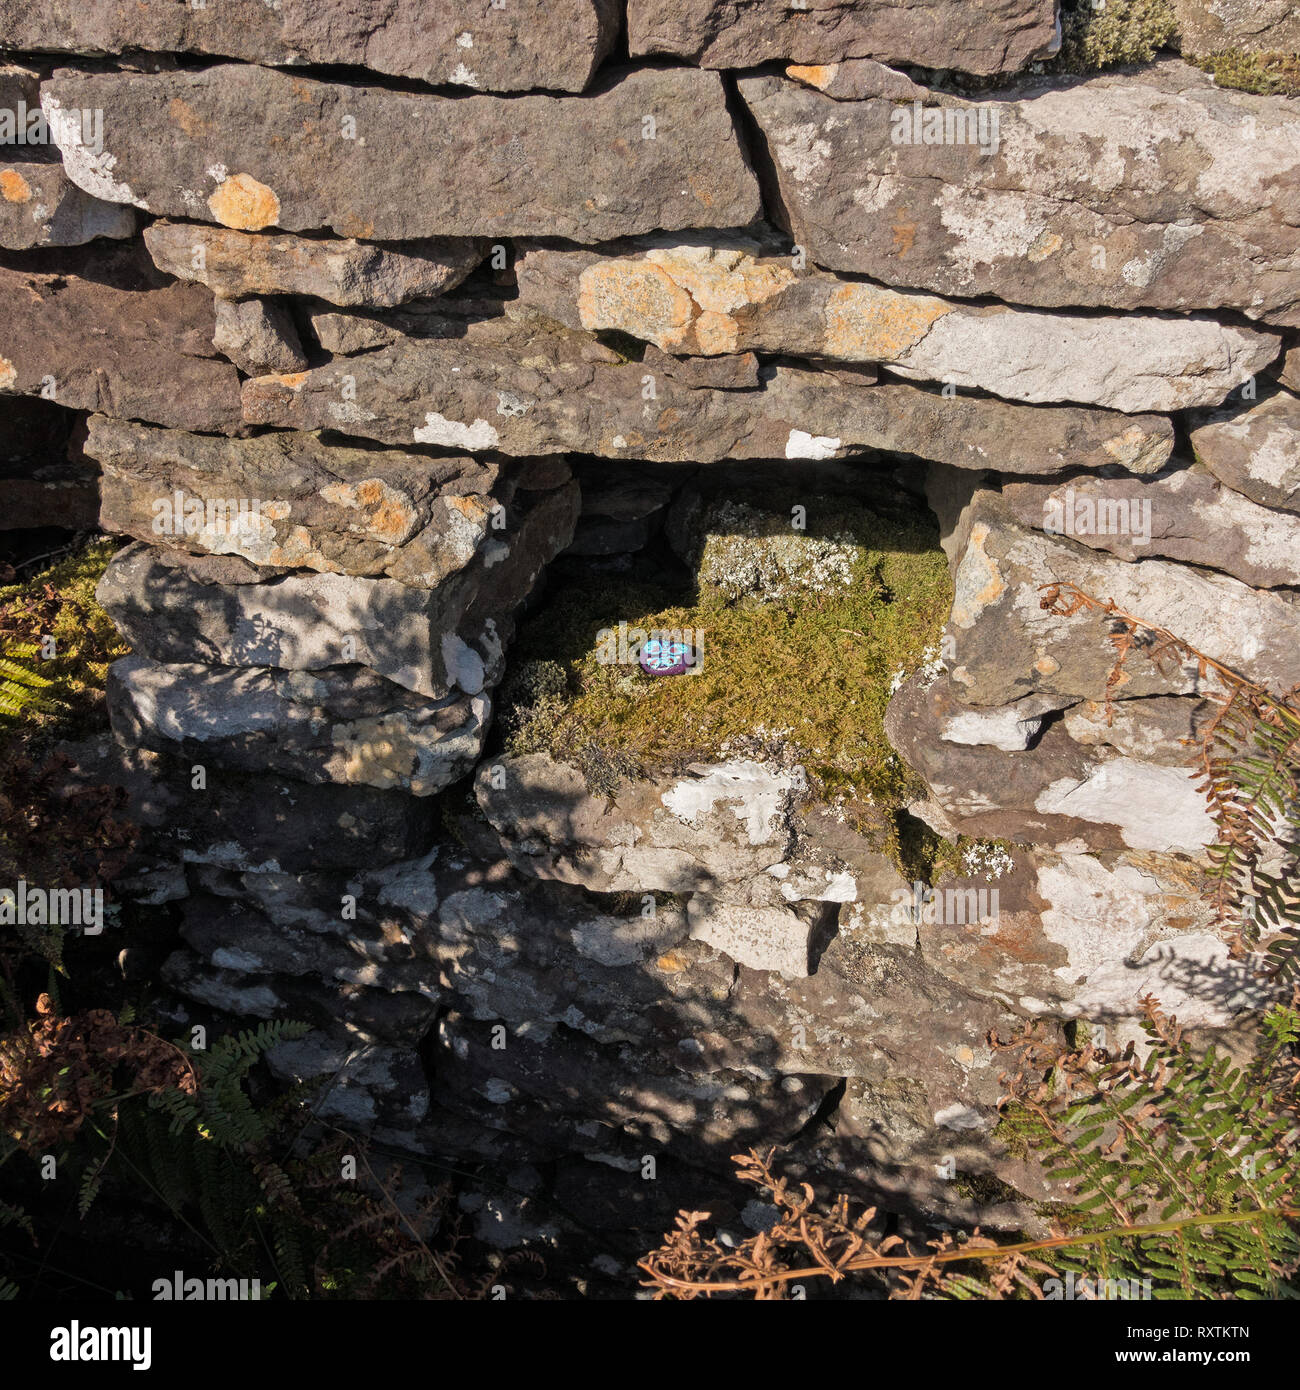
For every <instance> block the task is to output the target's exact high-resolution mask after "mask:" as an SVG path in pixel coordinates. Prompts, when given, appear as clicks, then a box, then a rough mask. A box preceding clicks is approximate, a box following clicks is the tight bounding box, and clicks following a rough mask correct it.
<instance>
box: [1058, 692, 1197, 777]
mask: <svg viewBox="0 0 1300 1390" xmlns="http://www.w3.org/2000/svg"><path fill="white" fill-rule="evenodd" d="M1217 709H1218V705H1217V703H1216V702H1215V701H1213V700H1198V699H1196V698H1195V697H1194V696H1173V695H1152V696H1149V697H1148V698H1147V699H1145V700H1116V701H1115V702H1114V703H1113V704H1112V705H1111V707H1110V709H1109V710H1107V708H1106V705H1105V702H1104V701H1098V700H1084V701H1082V702H1081V703H1079V704H1077V705H1073V706H1071V707H1070V708H1069V709H1067V710H1066V711H1065V714H1064V716H1063V717H1062V721H1061V722H1062V723H1063V724H1064V725H1065V732H1066V733H1067V734H1069V735H1070V737H1071V738H1072V739H1073V740H1074V741H1075V743H1081V744H1083V745H1084V746H1085V747H1096V746H1101V745H1104V746H1105V747H1108V748H1117V749H1119V751H1120V752H1121V753H1123V754H1124V755H1125V756H1126V757H1130V758H1139V759H1142V760H1144V761H1146V762H1153V763H1156V762H1158V763H1166V764H1168V765H1169V766H1171V767H1173V766H1177V767H1185V766H1186V765H1187V762H1188V758H1189V757H1190V755H1191V754H1192V753H1193V752H1195V750H1196V748H1197V746H1198V741H1199V740H1200V739H1201V738H1202V737H1203V735H1204V732H1205V729H1206V727H1207V725H1208V724H1209V722H1210V720H1211V719H1212V718H1213V716H1214V714H1215V713H1216V711H1217Z"/></svg>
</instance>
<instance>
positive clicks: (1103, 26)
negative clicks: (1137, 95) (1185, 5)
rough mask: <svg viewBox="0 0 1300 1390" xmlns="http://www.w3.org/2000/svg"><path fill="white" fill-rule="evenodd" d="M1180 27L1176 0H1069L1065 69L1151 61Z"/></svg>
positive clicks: (1060, 62)
mask: <svg viewBox="0 0 1300 1390" xmlns="http://www.w3.org/2000/svg"><path fill="white" fill-rule="evenodd" d="M1177 32H1178V17H1177V15H1176V13H1175V11H1174V7H1173V5H1172V3H1171V0H1103V3H1102V4H1101V5H1100V6H1097V5H1095V4H1094V0H1063V3H1062V5H1061V52H1060V54H1059V55H1058V57H1057V59H1056V63H1055V66H1056V68H1057V70H1058V71H1061V72H1097V71H1099V70H1100V69H1102V68H1113V67H1119V66H1122V65H1124V64H1126V63H1149V62H1150V61H1151V60H1152V58H1154V57H1155V55H1156V54H1157V53H1158V52H1159V51H1160V49H1162V48H1163V47H1164V46H1165V45H1166V44H1167V43H1168V42H1169V41H1170V40H1171V39H1172V38H1173V37H1174V35H1175V34H1176V33H1177Z"/></svg>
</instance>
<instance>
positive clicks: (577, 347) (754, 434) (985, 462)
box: [244, 325, 1173, 473]
mask: <svg viewBox="0 0 1300 1390" xmlns="http://www.w3.org/2000/svg"><path fill="white" fill-rule="evenodd" d="M647 374H648V375H650V376H651V377H652V378H653V379H654V382H655V394H654V397H653V398H652V399H648V398H646V396H645V394H644V393H645V389H646V388H645V382H644V378H645V377H646V376H647ZM762 376H763V378H764V379H763V380H762V381H761V383H760V386H759V388H758V389H751V390H743V389H742V390H727V389H718V388H715V387H711V386H702V387H694V386H692V385H691V384H689V382H685V383H684V382H682V381H679V380H675V379H674V378H673V377H672V376H671V375H669V374H668V373H663V374H662V375H661V374H659V373H656V372H655V371H654V369H653V367H651V368H650V369H649V371H648V372H647V364H646V363H642V362H623V361H622V360H621V359H619V358H618V357H617V356H616V354H614V353H612V352H609V351H608V350H607V349H604V348H602V347H601V345H600V344H599V343H597V342H595V340H593V339H591V338H589V337H587V335H585V334H579V333H566V332H565V331H564V330H563V329H560V328H558V327H556V328H554V329H553V330H552V331H545V330H543V329H540V328H538V327H536V326H533V327H531V328H516V327H514V326H509V325H508V326H506V327H505V328H497V327H495V326H492V325H486V326H484V329H483V330H482V331H476V330H474V329H471V330H470V331H469V332H468V333H467V334H466V336H465V337H464V338H461V339H457V340H454V341H446V342H443V341H418V340H413V339H405V340H401V341H399V342H397V343H394V344H393V345H391V346H389V347H385V348H381V349H379V350H378V351H375V352H369V353H364V354H363V355H361V356H359V357H353V358H347V359H344V360H341V361H339V362H337V363H333V364H330V365H328V366H325V367H318V368H316V369H314V370H313V371H310V372H303V373H297V374H293V375H290V376H285V377H275V376H267V377H258V378H254V379H253V380H251V381H248V382H246V383H245V385H244V410H245V418H246V419H247V421H248V422H249V423H250V424H257V425H279V426H282V427H285V428H288V429H298V430H317V429H333V430H340V431H343V432H345V433H348V434H355V435H361V436H362V437H364V438H367V439H377V440H380V441H381V442H383V443H387V444H398V445H410V444H429V445H438V446H441V447H443V448H448V449H457V450H467V451H469V452H471V453H478V452H480V451H486V450H492V451H499V452H501V453H505V454H513V455H516V456H519V455H535V454H553V453H566V452H571V451H576V452H582V453H587V454H595V455H598V456H600V457H603V458H644V459H652V460H655V461H663V462H671V461H687V462H699V463H707V462H713V461H716V460H718V459H723V458H775V459H779V458H787V459H795V458H836V457H844V456H845V455H847V454H851V453H855V452H862V451H863V450H865V449H882V450H890V451H894V452H902V453H910V454H916V455H919V456H920V457H923V458H931V459H935V460H937V461H939V462H945V463H951V464H954V465H956V466H957V467H963V468H990V467H998V468H1001V469H1004V470H1005V471H1007V472H1013V473H1044V472H1056V471H1059V470H1060V469H1062V468H1066V467H1069V466H1071V465H1072V464H1074V465H1098V464H1102V463H1118V464H1121V465H1123V466H1124V467H1126V468H1128V469H1130V470H1131V471H1133V472H1154V471H1156V470H1157V469H1159V468H1160V467H1161V465H1162V464H1163V463H1164V462H1165V460H1166V459H1167V458H1168V457H1169V453H1170V451H1171V450H1172V447H1173V430H1172V426H1171V425H1170V422H1169V421H1168V419H1166V418H1164V417H1162V416H1152V415H1139V416H1128V415H1118V414H1115V413H1112V412H1110V411H1099V410H1085V409H1077V408H1063V407H1046V406H1043V407H1038V406H1025V405H1013V404H1009V403H1007V402H1003V401H992V400H980V399H974V398H971V397H962V396H955V397H952V398H948V397H945V396H943V395H941V394H938V393H931V392H927V391H922V390H920V389H918V388H916V387H912V386H902V385H891V386H883V385H880V386H877V385H873V384H872V382H871V378H870V377H866V378H863V377H862V376H859V375H856V374H855V372H854V371H848V370H846V371H842V372H830V371H808V370H803V369H800V368H796V367H786V366H776V367H770V368H766V369H764V371H763V373H762Z"/></svg>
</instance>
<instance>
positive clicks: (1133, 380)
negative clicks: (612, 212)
mask: <svg viewBox="0 0 1300 1390" xmlns="http://www.w3.org/2000/svg"><path fill="white" fill-rule="evenodd" d="M602 250H603V251H605V252H606V254H602V253H601V252H597V251H595V250H579V251H560V250H554V249H548V248H544V247H531V248H529V249H527V250H526V251H525V253H524V255H523V256H522V257H521V258H520V260H519V262H518V265H517V270H516V273H517V276H518V280H519V292H520V298H521V299H522V300H523V302H524V303H526V304H528V305H529V306H530V307H532V308H535V309H538V310H539V311H541V312H542V313H546V314H549V315H551V316H552V317H554V318H557V319H558V320H559V321H560V322H562V323H565V324H568V325H569V326H571V327H574V328H583V329H588V330H592V331H599V330H601V329H617V330H618V331H620V332H623V333H629V334H631V335H632V336H634V337H637V338H643V339H646V340H648V341H650V342H652V343H654V344H655V345H656V346H657V347H659V348H661V349H663V350H664V351H666V352H681V353H698V354H703V355H705V356H712V355H715V354H722V353H733V352H737V351H746V350H750V351H756V352H766V353H787V354H791V355H793V356H797V357H813V358H821V357H826V358H834V359H838V360H840V361H846V362H881V363H885V364H887V365H888V366H889V368H890V370H891V371H892V372H894V373H895V374H897V375H899V376H904V377H907V378H909V379H912V380H921V381H942V382H946V383H949V384H950V385H953V386H965V387H974V388H977V389H980V390H985V391H991V392H992V393H994V394H995V395H998V396H1002V397H1004V398H1006V399H1010V400H1020V401H1029V402H1054V401H1077V402H1080V403H1081V404H1085V405H1102V406H1107V407H1109V408H1111V409H1115V410H1124V411H1142V410H1179V409H1183V408H1186V407H1189V406H1197V405H1217V404H1218V403H1219V402H1220V401H1222V400H1223V398H1224V397H1225V396H1226V395H1227V394H1228V392H1229V391H1231V390H1232V389H1233V388H1234V387H1236V386H1239V385H1241V384H1242V383H1243V382H1244V381H1246V380H1247V379H1248V378H1249V377H1250V376H1252V375H1253V374H1254V373H1255V372H1256V371H1258V370H1260V369H1261V368H1263V367H1264V366H1266V365H1267V364H1268V363H1269V362H1270V361H1272V359H1273V358H1274V357H1275V356H1276V355H1277V353H1278V350H1279V348H1280V346H1281V338H1280V337H1279V336H1277V335H1275V334H1266V333H1257V332H1253V331H1251V330H1250V329H1243V328H1239V327H1237V326H1235V325H1228V324H1220V323H1217V322H1215V321H1214V320H1213V319H1210V318H1197V319H1187V318H1183V319H1180V318H1172V317H1159V316H1156V315H1153V314H1125V315H1113V316H1105V317H1098V316H1096V315H1081V314H1053V313H1045V312H1043V311H1041V310H1030V309H1013V308H1008V307H1006V306H1000V305H994V306H989V307H978V306H973V305H967V304H961V303H954V302H952V301H948V300H943V299H939V298H936V297H935V296H933V295H921V294H906V293H899V292H898V291H897V290H891V289H886V288H884V287H882V286H879V285H871V284H864V283H861V282H857V281H847V280H840V279H837V278H836V277H835V276H833V275H826V274H823V273H821V272H818V271H807V270H798V269H796V268H795V266H794V264H793V262H792V259H791V258H790V257H788V256H786V257H781V256H772V255H765V254H763V248H762V247H761V246H760V245H759V244H758V243H756V242H747V241H744V240H740V239H735V240H731V239H727V240H722V241H721V242H720V243H719V244H717V245H708V244H701V243H700V241H699V240H698V239H697V240H695V241H693V242H690V243H686V244H682V243H674V242H673V239H672V238H670V237H657V238H654V239H652V241H651V242H650V244H649V245H644V244H643V245H641V246H638V247H637V248H636V249H634V250H630V251H629V252H628V253H627V254H622V255H620V254H608V250H609V248H602Z"/></svg>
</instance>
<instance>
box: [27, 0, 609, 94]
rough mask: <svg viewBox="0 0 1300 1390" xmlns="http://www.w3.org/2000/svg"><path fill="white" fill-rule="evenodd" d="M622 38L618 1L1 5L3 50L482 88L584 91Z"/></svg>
mask: <svg viewBox="0 0 1300 1390" xmlns="http://www.w3.org/2000/svg"><path fill="white" fill-rule="evenodd" d="M617 34H618V18H617V6H616V5H614V4H613V3H612V0H509V3H508V4H504V5H492V4H488V3H484V4H482V5H474V6H460V5H444V4H429V3H427V0H275V3H274V4H269V3H265V2H264V0H263V2H262V3H256V2H255V3H249V0H204V2H203V3H202V4H195V3H193V0H133V3H131V4H129V5H123V4H120V3H118V0H41V3H40V4H36V5H34V4H30V3H28V0H0V46H3V47H4V48H6V49H11V50H23V49H27V50H34V51H44V52H55V53H85V54H98V53H121V52H123V51H125V50H127V49H133V48H134V49H143V50H146V51H148V52H153V53H211V54H216V55H219V56H222V57H227V58H239V59H242V60H243V61H244V62H248V63H263V64H266V65H267V66H270V67H280V66H295V65H298V64H303V63H343V64H350V65H355V66H357V67H366V68H372V69H373V70H374V71H375V72H384V73H391V74H392V75H394V76H396V77H411V78H416V79H418V80H419V81H422V82H430V83H453V84H456V85H458V86H464V87H472V88H477V89H480V90H483V91H497V92H515V91H527V90H529V89H530V88H536V87H548V88H553V89H555V90H557V91H568V92H580V91H582V89H583V88H584V87H585V86H586V85H587V83H588V81H589V80H590V79H591V75H592V73H593V72H594V71H595V69H596V66H597V64H599V62H600V60H601V59H602V58H603V57H604V56H605V54H606V53H607V52H608V51H609V49H610V48H611V47H612V46H613V43H614V40H615V38H616V36H617Z"/></svg>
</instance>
